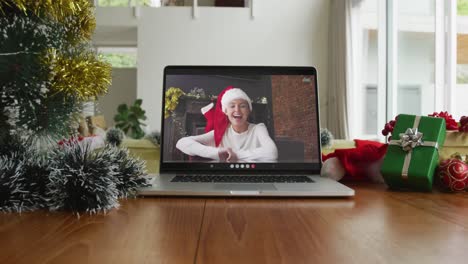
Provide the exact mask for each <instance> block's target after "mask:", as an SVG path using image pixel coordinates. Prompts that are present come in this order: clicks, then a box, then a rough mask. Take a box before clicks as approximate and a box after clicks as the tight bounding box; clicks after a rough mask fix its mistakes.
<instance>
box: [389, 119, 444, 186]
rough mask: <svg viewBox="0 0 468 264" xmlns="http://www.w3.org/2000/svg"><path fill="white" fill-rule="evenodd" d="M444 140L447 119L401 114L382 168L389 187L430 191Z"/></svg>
mask: <svg viewBox="0 0 468 264" xmlns="http://www.w3.org/2000/svg"><path fill="white" fill-rule="evenodd" d="M444 140H445V119H443V118H435V117H428V116H414V115H404V114H400V115H398V119H397V122H396V124H395V127H394V129H393V132H392V140H391V141H390V142H389V146H388V149H387V153H386V155H385V158H384V161H383V164H382V169H381V172H382V175H383V177H384V180H385V182H386V183H387V185H388V186H389V187H390V188H392V189H409V190H418V191H431V190H432V181H433V178H434V172H435V169H436V167H437V164H438V162H439V152H438V149H439V147H441V146H442V145H443V144H444Z"/></svg>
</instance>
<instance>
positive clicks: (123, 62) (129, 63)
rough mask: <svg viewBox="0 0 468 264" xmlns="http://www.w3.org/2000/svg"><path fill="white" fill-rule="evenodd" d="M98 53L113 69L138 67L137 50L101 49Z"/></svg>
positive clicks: (131, 48)
mask: <svg viewBox="0 0 468 264" xmlns="http://www.w3.org/2000/svg"><path fill="white" fill-rule="evenodd" d="M97 52H98V54H99V55H101V56H102V57H103V59H104V60H105V61H107V62H109V63H110V64H111V65H112V67H113V68H136V67H137V48H133V47H126V48H115V47H99V48H98V49H97Z"/></svg>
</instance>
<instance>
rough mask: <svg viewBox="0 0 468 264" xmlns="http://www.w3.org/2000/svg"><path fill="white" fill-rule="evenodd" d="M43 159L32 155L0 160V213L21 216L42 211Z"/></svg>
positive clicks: (16, 154)
mask: <svg viewBox="0 0 468 264" xmlns="http://www.w3.org/2000/svg"><path fill="white" fill-rule="evenodd" d="M47 163H48V161H47V159H46V158H40V157H39V156H37V155H35V154H33V153H32V152H25V153H11V154H10V156H5V155H4V156H1V157H0V211H3V212H23V211H33V210H36V209H38V208H43V207H45V204H46V203H45V202H46V198H45V197H44V194H45V188H46V184H47V180H48V175H49V171H48V166H47Z"/></svg>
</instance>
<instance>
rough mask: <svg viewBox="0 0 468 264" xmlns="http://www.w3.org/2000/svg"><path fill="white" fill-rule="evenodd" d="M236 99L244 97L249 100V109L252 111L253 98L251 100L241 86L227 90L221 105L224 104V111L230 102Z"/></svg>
mask: <svg viewBox="0 0 468 264" xmlns="http://www.w3.org/2000/svg"><path fill="white" fill-rule="evenodd" d="M236 99H243V100H245V101H247V103H249V109H250V111H252V100H250V98H249V96H248V95H247V94H246V93H245V92H244V91H242V90H241V89H239V88H232V89H229V90H227V91H226V92H225V93H224V95H223V97H222V99H221V106H222V109H223V112H226V109H227V107H228V104H229V103H230V102H231V101H232V100H236Z"/></svg>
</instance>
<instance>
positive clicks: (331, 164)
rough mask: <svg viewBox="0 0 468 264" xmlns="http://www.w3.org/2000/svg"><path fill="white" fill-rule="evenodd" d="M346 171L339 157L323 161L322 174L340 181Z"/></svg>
mask: <svg viewBox="0 0 468 264" xmlns="http://www.w3.org/2000/svg"><path fill="white" fill-rule="evenodd" d="M345 173H346V171H345V169H344V167H343V165H341V162H340V160H339V159H338V158H330V159H327V160H326V161H325V162H324V163H323V166H322V170H321V171H320V176H322V177H327V178H330V179H333V180H335V181H339V180H341V179H342V178H343V177H344V175H345Z"/></svg>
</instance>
